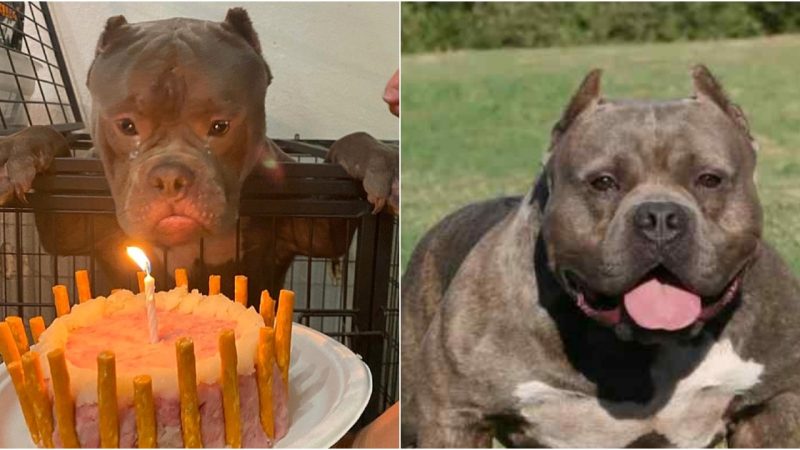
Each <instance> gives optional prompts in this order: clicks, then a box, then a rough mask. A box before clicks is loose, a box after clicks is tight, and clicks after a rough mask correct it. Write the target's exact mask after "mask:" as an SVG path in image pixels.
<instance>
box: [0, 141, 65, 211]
mask: <svg viewBox="0 0 800 450" xmlns="http://www.w3.org/2000/svg"><path fill="white" fill-rule="evenodd" d="M68 153H69V143H68V142H67V140H66V138H64V136H62V135H61V133H59V132H57V131H55V130H54V129H52V128H50V127H45V126H33V127H28V128H26V129H24V130H22V131H20V132H18V133H15V134H12V135H11V136H8V137H4V138H0V205H5V204H6V203H9V202H10V201H11V200H13V199H14V198H17V199H19V200H20V201H22V202H26V201H27V199H26V198H25V194H26V193H27V192H28V191H29V190H30V188H31V184H32V183H33V179H34V178H35V177H36V174H37V173H40V172H42V171H44V170H46V169H47V168H48V167H49V166H50V163H51V162H52V161H53V157H55V156H57V155H63V154H68Z"/></svg>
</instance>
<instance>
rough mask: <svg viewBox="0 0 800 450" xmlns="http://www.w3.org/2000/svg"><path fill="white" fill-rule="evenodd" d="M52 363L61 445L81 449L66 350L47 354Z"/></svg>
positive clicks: (52, 378) (51, 376) (56, 350)
mask: <svg viewBox="0 0 800 450" xmlns="http://www.w3.org/2000/svg"><path fill="white" fill-rule="evenodd" d="M47 361H48V362H49V363H50V381H51V382H52V383H53V397H54V399H55V404H56V407H55V411H56V422H58V436H59V437H61V444H62V445H63V446H64V447H66V448H80V446H81V444H80V442H79V441H78V434H77V433H76V432H75V402H74V401H73V400H72V391H70V389H69V371H68V370H67V360H66V358H65V357H64V349H63V348H58V349H55V350H53V351H51V352H50V353H48V354H47Z"/></svg>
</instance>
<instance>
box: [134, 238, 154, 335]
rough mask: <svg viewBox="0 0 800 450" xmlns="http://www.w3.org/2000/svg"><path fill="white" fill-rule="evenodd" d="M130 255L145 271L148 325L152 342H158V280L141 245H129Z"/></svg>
mask: <svg viewBox="0 0 800 450" xmlns="http://www.w3.org/2000/svg"><path fill="white" fill-rule="evenodd" d="M128 256H130V257H131V259H133V261H134V262H135V263H136V265H138V266H139V267H140V268H141V269H142V270H144V272H145V274H146V275H145V276H144V301H145V305H147V325H148V330H149V332H150V343H151V344H155V343H156V342H158V318H157V317H156V304H155V291H156V280H155V278H153V277H152V276H151V275H150V260H149V259H147V255H145V254H144V252H143V251H142V249H140V248H139V247H128Z"/></svg>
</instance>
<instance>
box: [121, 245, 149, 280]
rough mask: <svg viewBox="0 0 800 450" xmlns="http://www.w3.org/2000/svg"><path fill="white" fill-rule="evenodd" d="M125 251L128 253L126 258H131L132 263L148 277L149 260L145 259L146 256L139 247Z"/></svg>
mask: <svg viewBox="0 0 800 450" xmlns="http://www.w3.org/2000/svg"><path fill="white" fill-rule="evenodd" d="M126 250H127V251H128V256H130V257H131V259H132V260H133V262H135V263H136V265H137V266H139V268H140V269H142V270H144V271H145V272H146V273H147V274H148V275H150V260H149V259H147V255H145V254H144V251H143V250H142V249H140V248H139V247H128V248H127V249H126Z"/></svg>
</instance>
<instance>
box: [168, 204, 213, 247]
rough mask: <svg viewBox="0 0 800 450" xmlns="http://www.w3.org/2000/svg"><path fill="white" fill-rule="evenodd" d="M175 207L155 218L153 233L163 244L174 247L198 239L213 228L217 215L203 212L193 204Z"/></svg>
mask: <svg viewBox="0 0 800 450" xmlns="http://www.w3.org/2000/svg"><path fill="white" fill-rule="evenodd" d="M178 206H181V207H175V206H173V207H172V208H170V209H169V210H167V211H164V212H163V215H162V216H161V217H157V218H154V219H155V222H154V225H153V231H154V232H155V233H156V239H157V240H159V241H160V242H161V243H162V244H165V245H169V246H174V245H181V244H185V243H187V242H191V241H194V240H196V239H198V238H199V237H200V236H201V235H203V234H204V233H207V232H209V231H210V230H211V228H212V222H213V220H214V219H215V218H216V215H214V214H211V213H209V212H207V211H201V210H199V209H198V208H197V207H195V206H194V205H193V204H184V205H178Z"/></svg>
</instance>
